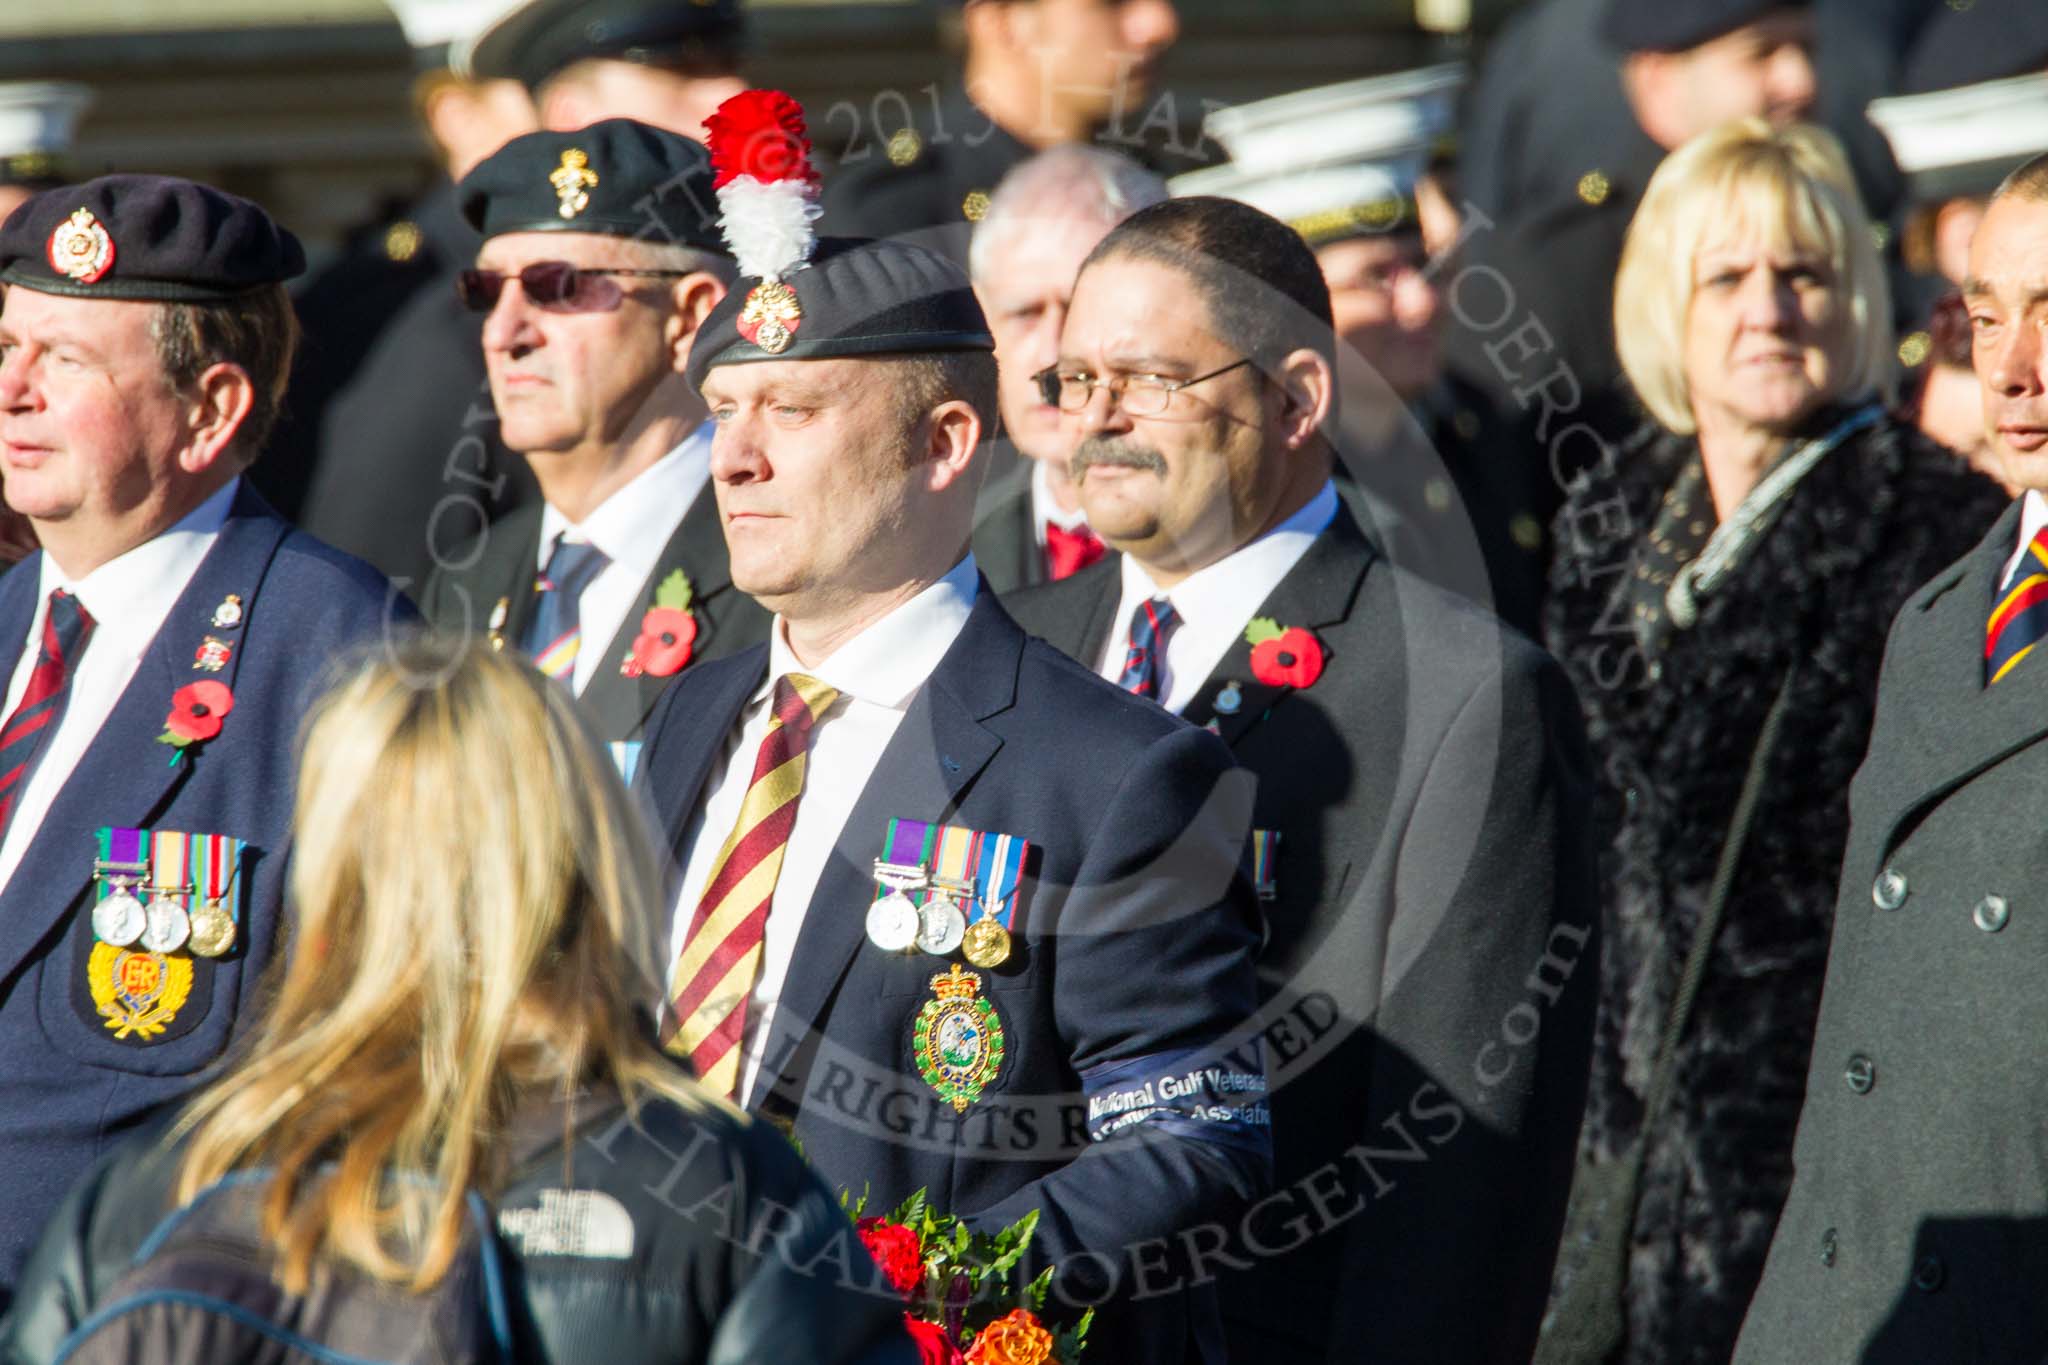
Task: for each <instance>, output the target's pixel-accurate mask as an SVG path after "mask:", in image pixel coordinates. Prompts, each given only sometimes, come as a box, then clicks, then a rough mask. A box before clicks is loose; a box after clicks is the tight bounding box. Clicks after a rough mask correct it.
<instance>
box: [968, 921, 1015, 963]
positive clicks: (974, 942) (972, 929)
mask: <svg viewBox="0 0 2048 1365" xmlns="http://www.w3.org/2000/svg"><path fill="white" fill-rule="evenodd" d="M961 949H962V951H963V952H965V953H966V954H967V960H968V961H969V962H972V963H973V964H974V965H975V966H977V967H1000V966H1002V965H1003V964H1004V963H1005V962H1007V961H1009V960H1010V931H1009V930H1007V929H1005V928H1003V926H1002V925H1000V924H997V923H996V922H995V921H994V920H992V919H978V920H976V921H975V922H974V923H972V924H970V925H968V926H967V936H966V938H965V939H964V940H962V943H961Z"/></svg>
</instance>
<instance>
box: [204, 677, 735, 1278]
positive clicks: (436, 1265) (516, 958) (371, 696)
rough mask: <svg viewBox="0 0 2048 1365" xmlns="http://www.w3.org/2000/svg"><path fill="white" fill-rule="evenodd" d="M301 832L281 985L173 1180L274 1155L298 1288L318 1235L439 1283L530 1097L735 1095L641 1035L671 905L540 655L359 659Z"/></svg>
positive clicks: (274, 1219) (335, 706) (297, 825)
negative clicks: (700, 1078) (699, 1080)
mask: <svg viewBox="0 0 2048 1365" xmlns="http://www.w3.org/2000/svg"><path fill="white" fill-rule="evenodd" d="M293 830H294V832H293V840H294V849H293V853H292V859H293V861H292V868H291V879H290V880H291V898H292V906H293V911H294V913H295V916H296V919H295V923H294V924H293V926H292V929H291V936H290V940H289V943H288V944H287V945H286V948H285V950H284V951H283V952H282V953H281V957H282V959H283V964H282V974H281V976H279V975H275V974H273V976H272V977H271V978H270V982H269V984H271V985H274V987H275V997H274V999H273V1000H272V1002H271V1003H270V1006H269V1008H268V1010H267V1012H266V1013H265V1015H264V1016H263V1020H262V1023H261V1024H260V1026H259V1027H258V1029H257V1031H256V1033H255V1035H254V1037H253V1038H252V1039H251V1042H250V1046H249V1047H248V1049H247V1051H246V1052H245V1053H244V1054H243V1055H242V1058H241V1060H240V1062H239V1063H238V1064H237V1065H235V1066H234V1067H233V1068H232V1069H231V1070H230V1071H229V1072H228V1073H227V1074H226V1075H224V1076H223V1077H221V1078H220V1080H218V1081H217V1082H216V1083H215V1084H213V1085H212V1086H210V1087H209V1088H208V1089H207V1090H205V1091H204V1092H203V1093H202V1094H201V1095H200V1096H199V1097H198V1098H197V1099H196V1100H195V1101H194V1102H193V1103H192V1105H191V1106H190V1107H189V1108H188V1110H187V1111H186V1113H185V1115H184V1118H183V1120H182V1122H181V1125H180V1132H181V1133H187V1134H189V1135H190V1144H189V1147H188V1149H187V1152H186V1155H185V1157H184V1161H183V1165H182V1168H181V1170H180V1180H179V1186H178V1195H179V1199H180V1202H186V1201H189V1200H191V1199H192V1198H193V1197H194V1196H195V1195H196V1194H197V1193H198V1192H199V1191H201V1190H203V1189H204V1188H205V1187H206V1186H208V1185H209V1184H211V1183H213V1182H214V1181H215V1180H218V1179H219V1178H220V1177H222V1176H223V1175H225V1174H227V1173H228V1172H230V1171H233V1170H237V1169H242V1168H250V1167H265V1168H269V1169H271V1170H273V1171H275V1172H276V1176H277V1178H276V1180H275V1182H274V1185H273V1188H272V1190H271V1192H270V1196H269V1200H268V1202H267V1204H266V1207H265V1231H266V1234H267V1235H268V1236H269V1237H270V1238H271V1240H272V1242H273V1243H274V1244H276V1245H277V1246H278V1247H279V1249H280V1251H281V1252H282V1258H283V1264H284V1269H285V1283H286V1286H287V1287H288V1288H290V1289H293V1290H301V1289H303V1288H304V1286H305V1284H306V1283H307V1280H308V1277H309V1275H310V1272H311V1269H312V1264H313V1261H314V1259H315V1257H316V1256H323V1255H325V1256H338V1257H340V1258H342V1259H344V1260H346V1261H349V1262H352V1263H354V1264H355V1265H357V1266H360V1267H361V1268H363V1269H364V1270H365V1271H368V1272H369V1273H371V1274H373V1275H376V1276H378V1277H379V1278H382V1279H385V1280H389V1281H396V1282H402V1283H406V1284H407V1285H409V1287H411V1288H413V1289H416V1290H422V1289H426V1288H429V1287H431V1286H432V1285H434V1284H435V1283H436V1282H438V1280H439V1279H440V1277H441V1276H442V1275H443V1274H445V1273H446V1271H447V1270H448V1267H449V1265H450V1263H451V1261H452V1259H453V1257H454V1255H455V1253H456V1251H457V1250H458V1248H459V1244H460V1241H461V1236H462V1232H463V1206H462V1200H463V1193H464V1191H465V1189H470V1188H474V1189H479V1190H482V1191H484V1192H485V1193H486V1194H490V1193H495V1192H496V1190H497V1189H498V1188H499V1186H500V1183H501V1182H502V1180H503V1178H504V1177H505V1175H506V1173H507V1172H506V1170H505V1159H506V1156H507V1154H506V1153H505V1152H503V1151H501V1150H499V1149H498V1147H497V1144H498V1143H499V1142H500V1141H501V1139H502V1137H503V1135H504V1133H505V1132H506V1128H507V1123H508V1120H509V1119H510V1118H511V1116H512V1115H513V1113H514V1112H515V1111H516V1110H517V1109H518V1108H519V1106H520V1103H521V1101H522V1100H529V1099H531V1098H533V1097H534V1096H535V1095H537V1094H544V1095H565V1094H568V1093H570V1092H573V1091H574V1090H576V1089H577V1088H579V1087H581V1086H582V1085H584V1084H585V1083H587V1082H589V1081H591V1080H599V1081H610V1082H612V1083H614V1084H616V1085H617V1087H618V1088H619V1090H620V1091H621V1092H622V1093H623V1094H624V1095H625V1096H626V1097H627V1100H628V1102H629V1103H633V1102H636V1101H637V1099H638V1098H640V1097H643V1096H645V1095H647V1094H650V1093H651V1094H656V1095H660V1096H663V1097H666V1098H668V1099H671V1100H673V1101H675V1102H677V1103H679V1104H682V1105H684V1106H685V1107H688V1108H692V1109H696V1110H701V1109H702V1108H703V1107H704V1106H706V1105H712V1104H716V1103H717V1102H716V1101H713V1100H711V1099H709V1098H708V1097H707V1096H706V1095H705V1093H704V1092H703V1091H701V1090H699V1089H698V1088H697V1087H696V1086H695V1084H694V1082H692V1081H691V1080H690V1079H689V1078H688V1076H687V1075H686V1073H684V1071H683V1070H682V1069H681V1068H680V1067H679V1065H678V1064H677V1063H675V1062H673V1061H672V1060H670V1059H669V1058H667V1057H665V1056H663V1055H662V1054H661V1053H660V1052H659V1051H657V1050H656V1048H655V1046H654V1044H653V1042H652V1041H651V1040H650V1037H649V1033H650V1029H649V1015H648V1011H647V1002H649V1001H650V1000H652V999H653V998H654V995H653V993H652V992H653V988H652V987H651V986H650V985H649V984H648V981H649V978H648V975H647V972H648V970H649V969H650V968H651V967H652V964H653V963H654V962H655V961H656V958H655V956H654V954H655V952H656V946H655V943H654V939H653V936H654V935H655V934H656V933H657V932H658V926H659V924H660V923H661V922H662V920H663V919H664V918H665V916H664V913H663V912H664V908H665V907H664V905H663V900H662V896H661V893H660V887H661V882H660V878H659V876H658V874H657V871H656V862H655V857H654V852H653V848H652V845H651V842H650V840H649V839H648V837H647V835H646V833H645V831H644V828H643V825H642V822H641V819H640V816H639V814H638V812H637V811H636V810H635V809H634V807H633V806H632V804H631V803H630V801H629V798H628V797H627V795H626V791H625V789H624V787H623V786H622V785H621V783H620V781H619V777H618V775H617V773H616V772H615V770H614V769H613V767H612V765H611V763H610V761H609V759H608V758H607V757H606V755H605V752H604V750H603V749H602V747H600V746H599V745H598V743H597V742H596V741H595V740H594V739H593V738H592V737H591V736H590V734H589V733H588V732H587V731H586V730H585V729H584V727H583V723H582V721H581V720H580V718H579V717H578V716H577V714H576V711H575V705H574V703H573V702H572V701H571V699H570V697H569V695H568V693H567V692H565V691H564V690H563V689H562V688H560V687H558V686H556V685H554V684H552V683H550V682H549V681H547V680H546V679H545V678H543V677H542V676H541V675H540V674H539V673H537V672H535V671H534V670H533V669H532V668H530V667H528V666H526V665H525V664H523V663H521V662H516V661H514V660H511V659H508V658H507V657H505V656H504V655H501V654H497V653H494V652H492V651H490V650H488V649H479V648H471V647H469V646H467V645H465V644H460V643H456V642H450V641H442V640H434V639H429V638H424V637H423V638H417V639H412V640H409V641H406V642H402V643H400V644H397V645H396V646H394V647H392V648H389V649H387V650H386V651H385V652H384V653H383V654H382V655H380V656H379V657H377V658H374V659H372V660H370V661H369V662H367V663H364V664H362V665H361V666H360V667H358V668H357V669H355V671H354V672H353V673H351V674H350V675H349V676H348V677H346V678H344V679H343V680H342V681H341V682H340V683H339V685H338V686H336V687H335V688H334V689H333V690H332V691H330V692H329V693H328V694H327V695H326V696H325V697H324V698H323V699H322V700H321V701H320V703H319V704H318V705H317V707H316V708H315V710H314V712H313V714H312V717H311V719H310V722H309V726H308V729H307V732H306V740H305V750H304V755H303V758H302V763H301V768H300V773H299V783H298V799H297V805H296V809H295V816H294V822H293ZM329 1163H331V1175H325V1176H322V1172H323V1170H324V1169H326V1168H328V1166H329ZM394 1173H413V1174H418V1175H422V1176H425V1177H428V1179H426V1180H394V1179H391V1178H390V1177H391V1176H392V1175H393V1174H394ZM316 1176H321V1177H322V1178H315V1177H316ZM394 1247H397V1248H407V1249H409V1250H406V1251H402V1252H395V1251H394Z"/></svg>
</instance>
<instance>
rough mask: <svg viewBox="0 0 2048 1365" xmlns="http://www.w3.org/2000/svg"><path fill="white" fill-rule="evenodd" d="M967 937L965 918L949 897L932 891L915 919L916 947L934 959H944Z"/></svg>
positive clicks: (957, 905)
mask: <svg viewBox="0 0 2048 1365" xmlns="http://www.w3.org/2000/svg"><path fill="white" fill-rule="evenodd" d="M966 936H967V916H966V915H964V914H962V913H961V912H960V903H959V902H958V901H956V900H954V899H953V898H952V897H951V896H947V895H944V894H942V893H940V892H937V891H934V892H933V893H932V894H931V895H930V896H928V897H927V898H926V899H925V903H924V910H923V911H922V912H920V913H919V915H918V917H917V946H918V947H920V948H922V949H924V950H925V951H926V952H928V953H930V954H932V955H933V956H934V957H945V956H947V955H948V954H950V953H951V952H952V951H953V950H954V949H955V948H958V947H959V946H960V940H961V939H963V938H965V937H966Z"/></svg>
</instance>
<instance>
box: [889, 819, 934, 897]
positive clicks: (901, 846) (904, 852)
mask: <svg viewBox="0 0 2048 1365" xmlns="http://www.w3.org/2000/svg"><path fill="white" fill-rule="evenodd" d="M937 837H938V828H937V827H936V826H934V825H927V824H926V823H924V821H922V820H891V821H890V822H889V833H888V836H887V837H886V838H885V839H884V840H883V841H882V858H881V862H880V863H877V864H876V867H877V869H878V871H879V869H880V867H881V866H882V864H889V865H891V866H892V867H893V868H897V869H901V870H902V871H903V872H905V873H907V872H909V871H910V870H911V869H912V868H915V869H917V870H918V871H919V873H920V874H922V872H923V869H925V868H926V867H929V866H930V865H931V856H932V844H933V843H934V842H935V841H936V840H937ZM920 879H921V878H920ZM898 890H900V891H901V892H902V893H903V894H904V895H905V896H908V897H911V898H912V900H913V902H916V900H917V897H918V892H917V890H916V888H915V887H912V886H903V885H901V884H897V885H891V882H890V881H885V880H883V879H882V878H881V877H880V876H877V877H876V879H875V899H876V900H881V899H882V898H883V897H884V896H888V895H891V894H893V893H894V892H896V891H898Z"/></svg>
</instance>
